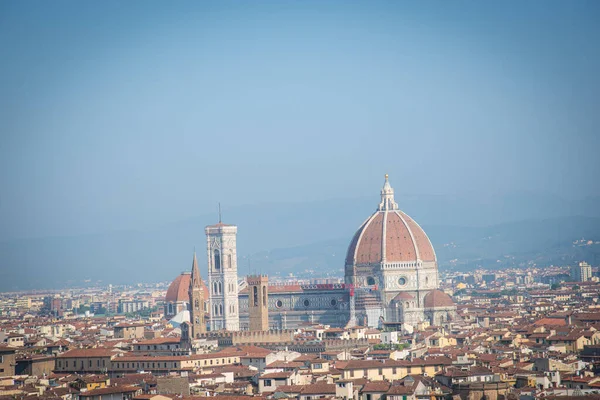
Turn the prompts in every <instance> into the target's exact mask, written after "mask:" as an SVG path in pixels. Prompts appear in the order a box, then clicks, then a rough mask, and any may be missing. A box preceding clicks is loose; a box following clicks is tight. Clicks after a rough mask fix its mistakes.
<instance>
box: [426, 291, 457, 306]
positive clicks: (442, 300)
mask: <svg viewBox="0 0 600 400" xmlns="http://www.w3.org/2000/svg"><path fill="white" fill-rule="evenodd" d="M423 305H424V306H425V308H435V307H453V306H455V304H454V301H452V298H451V297H450V296H448V295H447V294H446V293H444V292H442V291H441V290H437V289H436V290H432V291H431V292H429V293H427V294H426V295H425V297H424V298H423Z"/></svg>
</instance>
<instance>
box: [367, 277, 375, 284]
mask: <svg viewBox="0 0 600 400" xmlns="http://www.w3.org/2000/svg"><path fill="white" fill-rule="evenodd" d="M374 284H375V278H373V277H372V276H369V277H368V278H367V285H374Z"/></svg>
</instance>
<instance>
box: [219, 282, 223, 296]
mask: <svg viewBox="0 0 600 400" xmlns="http://www.w3.org/2000/svg"><path fill="white" fill-rule="evenodd" d="M221 293H223V284H222V283H221V282H219V294H221Z"/></svg>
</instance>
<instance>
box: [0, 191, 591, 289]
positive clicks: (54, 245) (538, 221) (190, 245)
mask: <svg viewBox="0 0 600 400" xmlns="http://www.w3.org/2000/svg"><path fill="white" fill-rule="evenodd" d="M377 200H378V199H376V198H375V199H374V198H359V199H336V200H329V201H321V202H307V203H286V204H263V205H255V206H246V207H237V208H234V209H229V210H226V212H225V214H224V222H226V223H234V224H236V225H238V230H239V234H238V270H239V274H240V275H243V274H247V273H248V272H249V271H250V272H262V273H269V274H272V275H275V274H278V275H281V276H284V275H288V274H290V273H294V274H296V275H299V274H300V275H302V274H310V271H311V270H312V271H318V273H319V275H323V274H331V275H335V276H341V275H342V270H343V267H344V257H345V252H346V247H347V245H348V243H349V241H350V238H351V237H352V235H353V233H354V231H355V230H356V229H357V228H358V226H359V225H360V223H361V222H362V221H363V220H364V219H365V218H366V217H367V216H368V215H370V213H371V212H372V211H373V210H374V209H375V206H376V205H377ZM397 200H398V203H399V204H400V208H401V209H402V210H404V211H405V212H407V213H408V214H409V215H410V216H412V217H413V218H414V219H415V220H416V221H418V222H419V223H420V224H421V226H422V227H423V228H424V229H425V231H426V232H427V234H428V235H429V237H430V238H431V240H432V242H433V245H434V247H435V249H436V252H437V256H438V260H439V264H440V267H441V268H458V269H469V268H473V267H476V266H479V265H481V266H484V267H488V268H491V267H506V266H508V265H520V264H522V263H525V262H527V261H530V260H533V261H534V262H535V263H536V264H537V265H550V264H569V263H573V262H575V261H578V260H587V261H588V262H591V263H593V264H594V265H597V264H600V255H599V254H600V245H598V244H591V245H581V244H578V245H574V244H573V242H574V241H576V240H578V239H587V240H592V241H600V218H599V217H600V215H599V213H600V210H598V204H600V199H598V198H595V199H585V200H578V201H567V200H563V199H560V198H554V197H548V196H545V197H544V196H541V197H540V196H534V195H521V196H505V197H494V196H489V197H488V198H484V197H482V196H479V197H475V196H473V197H468V196H465V197H463V198H448V197H441V196H420V197H399V198H398V197H397ZM577 214H581V215H586V216H577ZM215 219H216V218H215V216H214V215H203V216H199V217H194V218H189V219H186V220H183V221H179V222H174V223H170V224H163V225H155V227H154V228H152V229H146V230H139V231H136V230H127V231H117V232H104V233H98V234H95V235H74V236H70V237H49V238H25V239H11V240H5V241H2V242H0V290H1V291H15V290H26V289H34V288H36V289H46V288H67V287H76V286H83V285H89V284H92V283H99V284H103V285H108V284H109V283H112V284H123V283H134V282H156V281H166V280H172V279H173V278H175V276H177V274H179V273H180V272H181V271H184V270H188V269H189V268H190V266H191V260H192V252H193V249H194V247H196V251H197V253H198V259H199V262H200V264H201V269H202V270H203V271H205V269H206V260H205V255H204V254H205V243H206V239H205V236H204V227H205V226H206V225H209V224H212V223H214V222H216V221H215ZM312 275H313V276H314V274H312Z"/></svg>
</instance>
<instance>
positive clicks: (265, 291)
mask: <svg viewBox="0 0 600 400" xmlns="http://www.w3.org/2000/svg"><path fill="white" fill-rule="evenodd" d="M262 289H263V290H262V294H263V295H262V299H263V307H266V306H267V287H266V286H263V288H262Z"/></svg>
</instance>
